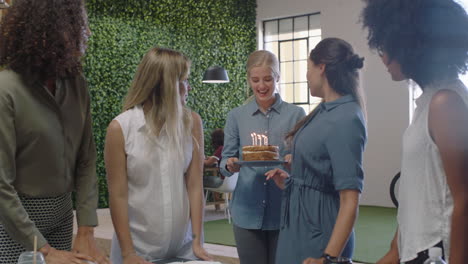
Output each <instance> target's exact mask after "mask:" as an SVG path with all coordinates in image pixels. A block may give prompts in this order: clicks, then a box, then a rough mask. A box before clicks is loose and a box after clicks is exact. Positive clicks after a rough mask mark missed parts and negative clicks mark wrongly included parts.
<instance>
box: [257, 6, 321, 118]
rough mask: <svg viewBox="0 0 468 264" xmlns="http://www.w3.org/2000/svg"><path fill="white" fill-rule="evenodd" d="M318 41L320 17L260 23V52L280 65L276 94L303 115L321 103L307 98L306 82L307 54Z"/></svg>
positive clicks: (310, 15) (317, 15)
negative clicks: (303, 111)
mask: <svg viewBox="0 0 468 264" xmlns="http://www.w3.org/2000/svg"><path fill="white" fill-rule="evenodd" d="M321 39H322V30H321V27H320V13H315V14H309V15H302V16H295V17H287V18H281V19H273V20H265V21H263V49H265V50H268V51H271V52H273V53H274V54H275V55H276V56H277V57H278V60H279V62H280V70H281V78H280V85H279V93H280V95H281V97H282V98H283V100H284V101H286V102H289V103H293V104H296V105H298V106H301V107H302V108H304V110H305V111H306V113H308V112H310V111H311V110H313V109H314V108H315V106H317V105H318V104H319V103H320V101H321V98H317V97H312V96H310V93H309V88H308V87H307V79H306V74H307V58H308V56H309V52H310V50H311V49H313V48H314V47H315V45H317V43H318V42H320V40H321Z"/></svg>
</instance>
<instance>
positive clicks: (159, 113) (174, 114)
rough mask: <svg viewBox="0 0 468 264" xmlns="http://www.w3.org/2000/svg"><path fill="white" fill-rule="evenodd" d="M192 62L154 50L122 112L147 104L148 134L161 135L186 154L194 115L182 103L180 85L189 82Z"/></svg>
mask: <svg viewBox="0 0 468 264" xmlns="http://www.w3.org/2000/svg"><path fill="white" fill-rule="evenodd" d="M189 69H190V60H189V59H188V58H187V57H186V56H185V55H184V54H182V53H180V52H178V51H175V50H171V49H167V48H160V47H155V48H152V49H151V50H149V51H148V52H147V53H146V55H145V56H144V57H143V59H142V60H141V62H140V65H138V69H137V72H136V73H135V78H134V79H133V82H132V85H131V86H130V89H129V90H128V94H127V96H126V97H125V101H124V106H123V111H127V110H129V109H131V108H133V107H135V106H137V105H142V106H143V105H144V104H145V103H148V105H150V107H149V109H147V110H146V109H145V110H146V111H145V119H146V123H147V125H148V127H149V131H148V132H149V134H152V135H154V136H156V137H155V138H156V140H157V139H158V138H159V136H161V135H165V136H167V137H168V139H169V143H170V144H171V145H172V146H173V147H174V148H175V149H177V150H178V151H179V154H182V153H183V143H182V142H183V140H184V139H187V138H188V137H191V128H192V115H191V112H190V110H189V109H188V108H186V107H185V106H184V105H183V104H182V102H181V96H180V91H179V85H181V84H180V82H181V81H183V80H184V78H187V76H188V74H189Z"/></svg>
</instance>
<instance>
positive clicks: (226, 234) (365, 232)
mask: <svg viewBox="0 0 468 264" xmlns="http://www.w3.org/2000/svg"><path fill="white" fill-rule="evenodd" d="M396 226H397V224H396V209H394V208H385V207H375V206H360V207H359V218H358V220H357V223H356V226H355V232H356V234H355V235H356V237H355V239H356V241H355V242H356V244H355V245H356V247H355V250H354V258H353V259H354V260H355V261H358V262H364V263H375V262H376V261H377V260H378V259H379V258H380V257H382V256H383V255H384V254H385V253H386V252H387V250H388V248H389V246H390V241H391V240H392V238H393V235H394V234H395V230H396ZM205 242H207V243H212V244H221V245H227V246H235V241H234V234H233V232H232V225H230V224H229V223H228V221H227V220H226V219H222V220H216V221H209V222H206V223H205Z"/></svg>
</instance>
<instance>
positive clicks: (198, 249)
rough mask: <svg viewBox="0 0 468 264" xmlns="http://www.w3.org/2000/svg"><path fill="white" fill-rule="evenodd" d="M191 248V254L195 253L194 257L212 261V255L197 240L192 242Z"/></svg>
mask: <svg viewBox="0 0 468 264" xmlns="http://www.w3.org/2000/svg"><path fill="white" fill-rule="evenodd" d="M192 249H193V254H195V257H197V258H199V259H202V260H208V261H212V260H213V257H212V256H211V255H210V254H208V252H207V251H206V250H205V249H204V248H203V247H202V246H201V245H200V243H199V242H195V241H194V242H193V243H192Z"/></svg>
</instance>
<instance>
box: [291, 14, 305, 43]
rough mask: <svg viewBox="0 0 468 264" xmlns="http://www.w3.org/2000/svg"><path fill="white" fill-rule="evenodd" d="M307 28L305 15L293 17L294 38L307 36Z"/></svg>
mask: <svg viewBox="0 0 468 264" xmlns="http://www.w3.org/2000/svg"><path fill="white" fill-rule="evenodd" d="M307 30H308V25H307V16H300V17H296V18H294V38H307V37H308V32H307Z"/></svg>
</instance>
